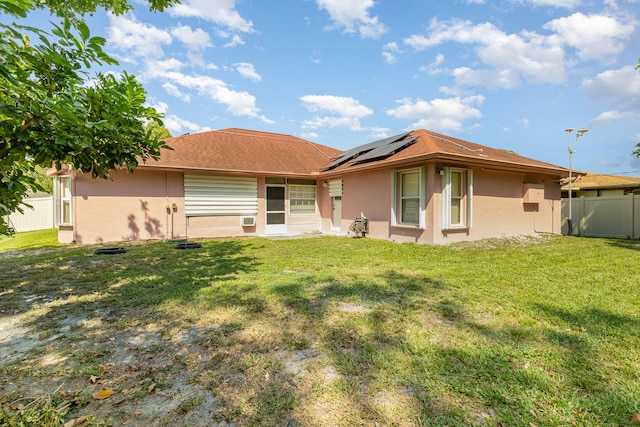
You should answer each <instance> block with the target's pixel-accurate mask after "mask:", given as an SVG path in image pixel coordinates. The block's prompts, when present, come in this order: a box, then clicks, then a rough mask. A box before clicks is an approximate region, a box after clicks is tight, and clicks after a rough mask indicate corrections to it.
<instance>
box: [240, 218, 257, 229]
mask: <svg viewBox="0 0 640 427" xmlns="http://www.w3.org/2000/svg"><path fill="white" fill-rule="evenodd" d="M240 225H242V226H243V227H253V226H254V225H256V217H255V216H241V217H240Z"/></svg>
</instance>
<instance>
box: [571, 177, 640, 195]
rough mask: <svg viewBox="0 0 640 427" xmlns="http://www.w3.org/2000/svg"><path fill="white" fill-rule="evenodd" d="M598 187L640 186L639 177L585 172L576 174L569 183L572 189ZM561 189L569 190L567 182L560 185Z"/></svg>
mask: <svg viewBox="0 0 640 427" xmlns="http://www.w3.org/2000/svg"><path fill="white" fill-rule="evenodd" d="M598 188H600V189H605V188H608V189H614V188H640V178H637V177H633V176H617V175H600V174H593V173H586V174H584V175H582V176H577V177H576V178H575V179H574V180H573V182H572V184H571V189H572V190H595V189H598ZM562 190H567V191H568V190H569V183H568V182H567V184H565V185H563V186H562Z"/></svg>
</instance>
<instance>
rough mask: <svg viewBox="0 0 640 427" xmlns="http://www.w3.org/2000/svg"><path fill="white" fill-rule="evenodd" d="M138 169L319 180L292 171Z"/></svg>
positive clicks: (191, 168) (161, 166)
mask: <svg viewBox="0 0 640 427" xmlns="http://www.w3.org/2000/svg"><path fill="white" fill-rule="evenodd" d="M138 168H141V169H147V170H159V171H165V172H193V173H218V174H224V175H242V176H256V175H260V176H280V177H281V176H284V177H291V178H312V179H315V178H318V175H319V173H318V172H308V173H305V172H291V171H262V170H244V169H221V168H198V167H189V166H167V165H149V164H145V165H138Z"/></svg>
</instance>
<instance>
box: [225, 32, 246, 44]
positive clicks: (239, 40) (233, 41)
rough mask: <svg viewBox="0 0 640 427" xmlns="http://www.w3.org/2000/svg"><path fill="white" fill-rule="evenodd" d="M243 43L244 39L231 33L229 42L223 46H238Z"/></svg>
mask: <svg viewBox="0 0 640 427" xmlns="http://www.w3.org/2000/svg"><path fill="white" fill-rule="evenodd" d="M243 44H244V40H242V37H240V36H239V35H237V34H233V35H232V36H231V40H229V43H227V44H225V45H224V47H234V46H239V45H243Z"/></svg>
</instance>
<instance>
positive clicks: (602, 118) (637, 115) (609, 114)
mask: <svg viewBox="0 0 640 427" xmlns="http://www.w3.org/2000/svg"><path fill="white" fill-rule="evenodd" d="M638 119H640V111H604V112H602V113H600V114H599V115H598V117H596V118H595V119H593V120H591V121H590V122H589V124H590V125H592V126H595V125H600V124H606V123H610V122H615V121H620V120H626V121H631V120H633V121H637V120H638Z"/></svg>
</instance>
